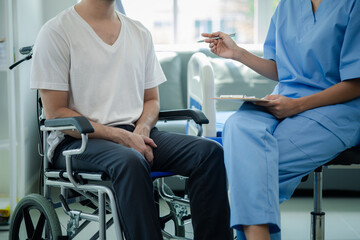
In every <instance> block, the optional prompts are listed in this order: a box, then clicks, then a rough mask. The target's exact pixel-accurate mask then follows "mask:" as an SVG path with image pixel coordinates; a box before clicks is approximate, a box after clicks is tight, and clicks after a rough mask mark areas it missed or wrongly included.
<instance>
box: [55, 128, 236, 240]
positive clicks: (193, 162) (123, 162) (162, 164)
mask: <svg viewBox="0 0 360 240" xmlns="http://www.w3.org/2000/svg"><path fill="white" fill-rule="evenodd" d="M118 127H121V128H123V129H125V130H128V131H131V132H132V131H133V130H134V127H133V126H128V125H125V126H124V125H122V126H118ZM150 137H151V138H152V139H153V140H154V142H155V143H156V145H157V148H154V149H153V153H154V163H153V166H152V167H150V165H149V164H148V162H147V161H146V159H145V158H144V157H143V156H142V155H141V154H140V153H139V152H138V151H136V150H135V149H132V148H128V147H125V146H123V145H120V144H116V143H114V142H111V141H107V140H103V139H89V141H88V144H87V148H86V150H85V152H84V153H82V154H80V155H77V156H73V158H72V166H73V168H74V170H84V171H103V172H105V173H106V174H107V175H108V176H109V177H110V178H111V182H112V188H113V190H114V193H115V198H116V204H117V206H118V213H119V216H120V222H121V227H122V230H123V231H124V233H125V237H126V239H127V240H140V239H141V240H160V239H161V240H162V235H161V228H160V224H159V221H158V214H157V212H156V207H155V202H154V197H153V196H154V195H153V184H152V179H151V177H150V173H151V171H170V172H173V173H175V174H179V175H183V176H188V177H189V178H188V191H189V198H190V208H191V216H192V224H193V229H194V239H198V240H200V239H206V240H209V239H214V240H222V239H224V240H229V239H231V236H232V230H231V229H230V209H229V202H228V197H227V185H226V172H225V166H224V157H223V149H222V147H221V146H220V145H219V144H218V143H216V142H214V141H212V140H209V139H205V138H200V137H195V136H189V135H184V134H175V133H168V132H163V131H158V130H157V129H156V128H154V129H152V131H151V133H150ZM80 145H81V140H78V139H75V138H72V137H69V136H66V138H65V140H63V141H62V142H61V143H60V144H59V146H58V147H57V148H56V151H55V154H54V165H55V168H58V169H65V158H64V156H63V155H62V154H61V153H62V151H64V150H67V149H71V148H78V147H79V146H80Z"/></svg>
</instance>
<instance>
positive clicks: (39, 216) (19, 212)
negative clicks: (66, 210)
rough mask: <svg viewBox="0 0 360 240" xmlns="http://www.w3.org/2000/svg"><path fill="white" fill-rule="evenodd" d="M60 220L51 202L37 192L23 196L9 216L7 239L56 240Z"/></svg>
mask: <svg viewBox="0 0 360 240" xmlns="http://www.w3.org/2000/svg"><path fill="white" fill-rule="evenodd" d="M61 235H62V234H61V228H60V222H59V219H58V217H57V215H56V212H55V210H54V208H53V206H52V205H51V203H50V202H49V201H48V200H47V199H46V198H45V197H43V196H41V195H39V194H31V195H28V196H26V197H24V198H23V199H22V200H21V201H20V202H19V203H18V205H17V206H16V208H15V211H14V213H13V214H12V216H11V222H10V231H9V240H21V239H28V240H31V239H33V240H45V239H46V240H47V239H49V240H52V239H54V240H57V239H58V238H59V237H60V236H61Z"/></svg>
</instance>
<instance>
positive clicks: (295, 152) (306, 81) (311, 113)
mask: <svg viewBox="0 0 360 240" xmlns="http://www.w3.org/2000/svg"><path fill="white" fill-rule="evenodd" d="M264 57H265V58H267V59H272V60H274V61H276V63H277V70H278V76H279V84H278V85H277V87H276V88H275V89H274V92H273V94H280V95H284V96H287V97H290V98H299V97H303V96H307V95H311V94H315V93H317V92H320V91H322V90H324V89H326V88H329V87H331V86H333V85H334V84H337V83H339V82H341V81H346V80H349V79H354V78H360V1H356V0H347V1H332V0H323V1H322V2H321V4H320V6H319V7H318V9H317V11H316V12H315V14H313V12H312V5H311V1H310V0H282V1H281V2H280V3H279V5H278V7H277V9H276V11H275V14H274V16H273V17H272V20H271V24H270V28H269V32H268V36H267V39H266V42H265V45H264ZM358 80H360V79H358ZM334 97H336V96H334ZM223 142H224V152H225V164H226V169H227V174H228V179H229V186H230V202H231V226H232V227H234V228H236V229H238V230H239V232H238V239H245V237H244V235H243V233H242V225H254V224H267V223H268V224H269V226H270V232H271V233H272V239H280V210H279V203H281V202H283V201H285V200H287V199H289V198H290V197H291V195H292V193H293V192H294V190H295V188H296V186H297V185H298V184H299V182H300V181H301V178H302V177H303V176H305V175H307V174H308V173H310V172H311V171H313V170H314V169H315V168H316V167H318V166H320V165H322V164H324V163H326V162H328V161H330V160H331V159H333V158H334V157H336V156H337V155H338V154H339V153H340V152H342V151H343V150H345V149H347V148H349V147H352V146H355V145H356V144H358V143H359V142H360V98H357V99H354V100H352V101H349V102H346V103H342V104H336V105H330V106H324V107H320V108H316V109H311V110H308V111H305V112H302V113H300V114H297V115H295V116H292V117H289V118H286V119H284V120H278V119H276V118H275V117H274V116H272V115H271V114H269V113H268V112H267V111H266V109H265V108H263V107H259V106H255V105H253V104H250V103H245V104H243V106H242V107H241V108H240V109H239V111H237V112H236V113H235V114H234V115H232V116H231V117H230V118H229V119H228V121H227V122H226V124H225V127H224V132H223Z"/></svg>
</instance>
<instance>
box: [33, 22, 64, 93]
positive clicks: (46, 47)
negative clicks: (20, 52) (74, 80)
mask: <svg viewBox="0 0 360 240" xmlns="http://www.w3.org/2000/svg"><path fill="white" fill-rule="evenodd" d="M69 69H70V54H69V47H68V44H67V43H66V41H65V39H64V38H63V37H62V36H61V34H60V33H59V32H57V31H55V30H53V29H51V28H50V27H48V26H47V25H45V26H43V28H42V29H41V30H40V32H39V35H38V37H37V40H36V42H35V45H34V53H33V59H32V66H31V73H30V88H32V89H49V90H58V91H68V90H69Z"/></svg>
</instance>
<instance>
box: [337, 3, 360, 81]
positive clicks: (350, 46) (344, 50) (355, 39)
mask: <svg viewBox="0 0 360 240" xmlns="http://www.w3.org/2000/svg"><path fill="white" fill-rule="evenodd" d="M359 13H360V1H354V6H353V8H352V11H351V13H350V15H349V21H348V25H347V28H346V31H345V35H344V41H343V44H342V47H341V54H340V69H339V70H340V76H341V80H342V81H344V80H347V79H353V78H360V71H359V69H360V14H359Z"/></svg>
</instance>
